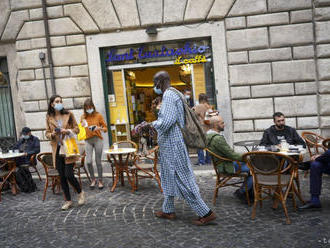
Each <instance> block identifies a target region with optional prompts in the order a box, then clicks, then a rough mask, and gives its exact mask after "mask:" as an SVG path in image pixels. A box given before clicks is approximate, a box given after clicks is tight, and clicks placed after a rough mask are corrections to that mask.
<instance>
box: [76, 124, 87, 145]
mask: <svg viewBox="0 0 330 248" xmlns="http://www.w3.org/2000/svg"><path fill="white" fill-rule="evenodd" d="M78 127H79V133H78V136H77V139H78V140H79V141H80V140H85V139H86V129H85V127H83V126H82V125H81V123H79V124H78Z"/></svg>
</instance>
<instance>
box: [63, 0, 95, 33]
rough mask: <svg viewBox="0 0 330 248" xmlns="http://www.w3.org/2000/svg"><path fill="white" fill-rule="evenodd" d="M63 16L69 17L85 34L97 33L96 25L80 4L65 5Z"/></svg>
mask: <svg viewBox="0 0 330 248" xmlns="http://www.w3.org/2000/svg"><path fill="white" fill-rule="evenodd" d="M64 15H66V16H70V17H71V18H72V20H73V21H74V22H75V24H77V25H78V27H79V28H80V29H81V30H83V32H84V33H85V34H88V33H97V32H99V29H98V27H97V25H96V24H95V23H94V21H93V19H92V18H91V16H90V15H89V14H88V12H87V11H86V9H85V8H84V6H83V5H82V4H80V3H77V4H69V5H65V6H64Z"/></svg>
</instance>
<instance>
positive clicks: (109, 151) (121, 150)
mask: <svg viewBox="0 0 330 248" xmlns="http://www.w3.org/2000/svg"><path fill="white" fill-rule="evenodd" d="M133 152H136V149H135V148H118V149H107V150H105V151H104V153H106V154H113V155H117V154H127V153H133Z"/></svg>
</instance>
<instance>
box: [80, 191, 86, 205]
mask: <svg viewBox="0 0 330 248" xmlns="http://www.w3.org/2000/svg"><path fill="white" fill-rule="evenodd" d="M85 201H86V200H85V192H84V191H81V192H80V194H79V195H78V205H79V206H81V205H84V204H85Z"/></svg>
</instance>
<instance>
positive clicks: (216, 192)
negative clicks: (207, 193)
mask: <svg viewBox="0 0 330 248" xmlns="http://www.w3.org/2000/svg"><path fill="white" fill-rule="evenodd" d="M219 186H220V185H218V182H216V183H215V189H214V193H213V205H215V204H216V201H217V197H218V191H219Z"/></svg>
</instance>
